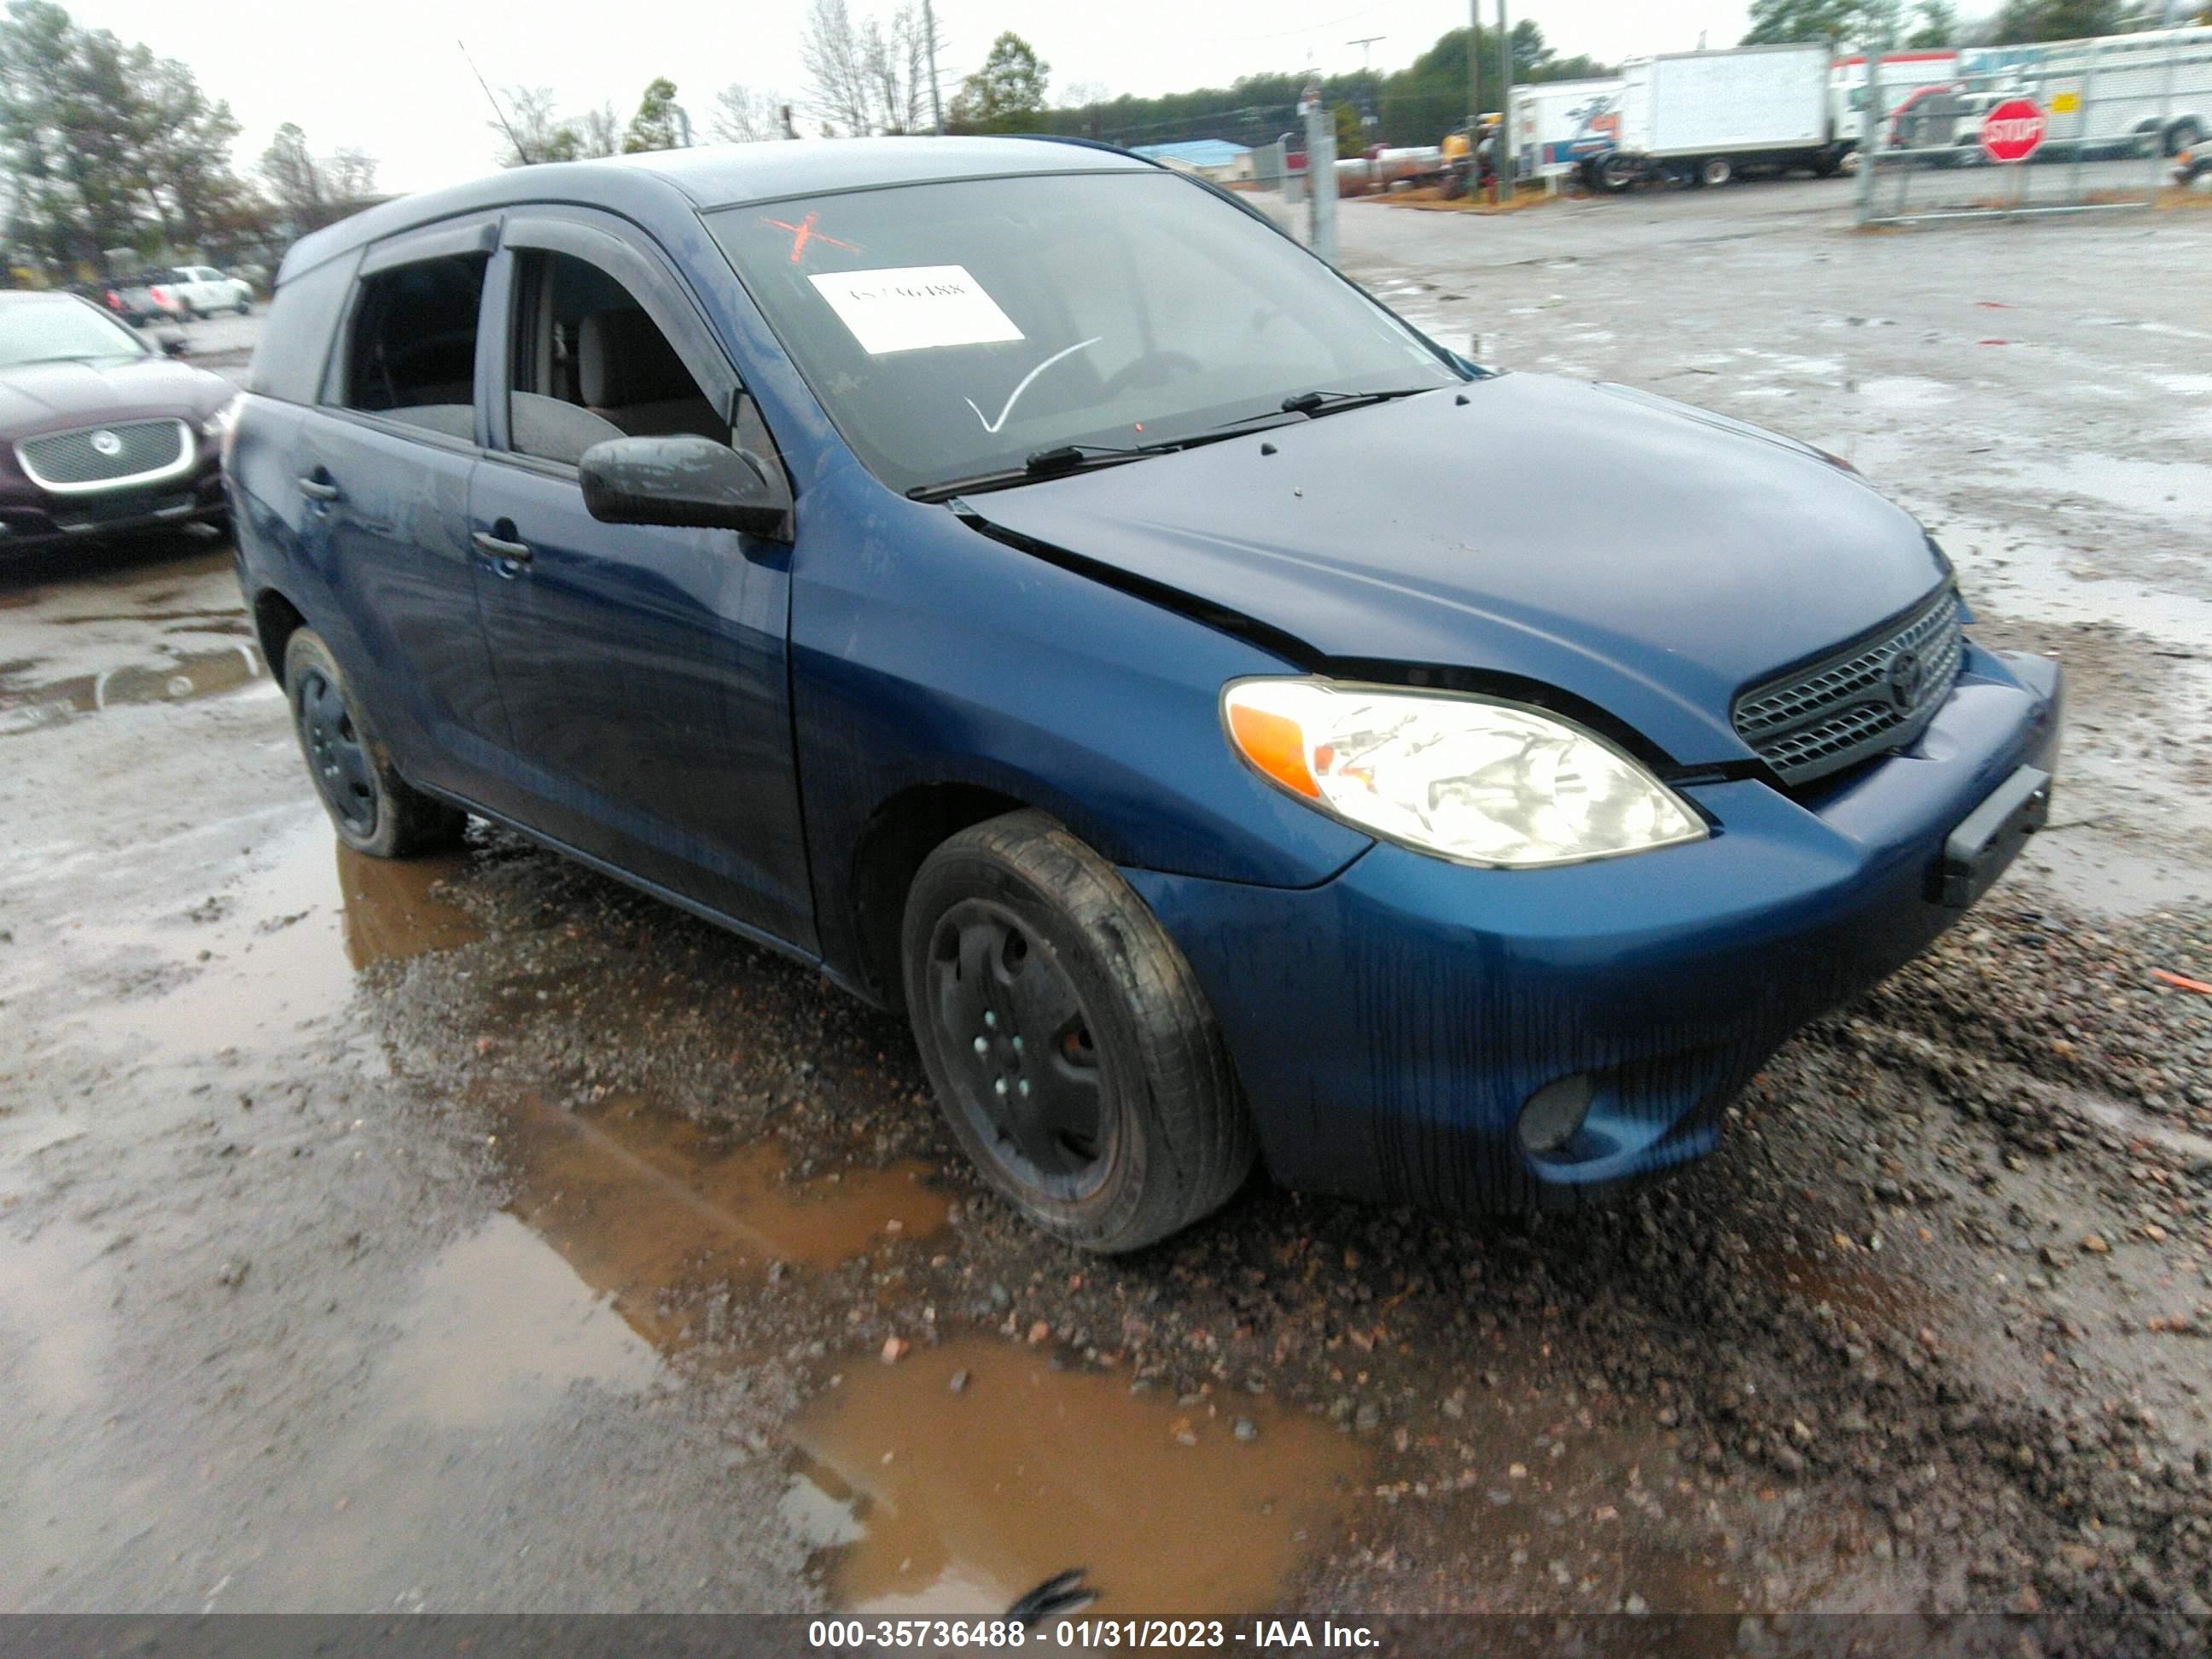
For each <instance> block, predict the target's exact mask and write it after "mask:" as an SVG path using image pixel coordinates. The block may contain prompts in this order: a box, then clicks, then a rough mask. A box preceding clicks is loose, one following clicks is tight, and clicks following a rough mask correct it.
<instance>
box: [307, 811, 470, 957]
mask: <svg viewBox="0 0 2212 1659" xmlns="http://www.w3.org/2000/svg"><path fill="white" fill-rule="evenodd" d="M331 842H332V844H333V845H334V846H335V847H336V848H337V872H338V902H339V904H340V905H341V906H343V915H344V932H345V955H346V961H347V963H349V965H350V966H351V967H353V968H354V969H356V971H358V970H359V969H363V968H366V967H368V965H369V963H373V962H398V961H404V959H405V958H407V957H419V956H421V955H422V953H423V952H424V951H450V950H452V949H453V947H454V946H456V945H468V944H471V943H473V942H474V941H476V940H477V939H481V938H483V930H482V929H481V928H479V927H477V925H476V923H475V922H474V921H471V919H470V917H469V915H468V914H467V912H465V911H464V910H460V909H459V908H455V907H454V906H453V905H451V904H448V903H447V902H446V901H445V900H443V899H441V898H439V897H437V896H435V894H433V893H432V892H431V889H432V888H433V887H435V886H436V885H437V884H439V883H440V882H441V881H449V880H451V879H452V878H454V877H455V876H458V875H459V874H460V873H461V872H462V871H463V870H465V869H466V868H467V867H468V856H467V854H463V853H450V854H444V855H442V856H441V857H437V858H420V859H409V860H404V861H403V860H396V859H373V858H369V857H368V856H367V855H366V854H361V853H356V852H355V851H354V850H353V848H350V847H349V846H347V845H346V844H345V843H344V842H342V841H339V840H338V839H337V837H336V836H332V837H331Z"/></svg>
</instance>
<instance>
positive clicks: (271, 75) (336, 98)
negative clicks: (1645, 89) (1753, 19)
mask: <svg viewBox="0 0 2212 1659" xmlns="http://www.w3.org/2000/svg"><path fill="white" fill-rule="evenodd" d="M64 3H65V4H67V5H68V6H69V9H70V12H71V13H72V14H73V15H76V18H77V19H78V20H79V21H81V22H83V23H85V24H87V25H88V26H90V27H105V28H111V29H113V30H114V31H115V32H116V33H118V34H119V35H121V36H122V37H123V38H124V39H125V40H143V41H144V42H146V43H147V44H148V45H149V46H152V47H153V48H154V50H155V52H159V53H161V54H162V55H163V56H165V57H170V58H182V59H183V60H184V61H185V62H186V63H187V64H191V66H192V69H193V70H194V72H195V73H196V74H197V76H199V80H200V84H201V85H202V86H204V87H205V88H207V90H208V91H209V93H210V94H211V95H213V96H215V97H218V98H227V99H228V100H230V106H231V108H232V109H233V110H234V112H236V113H237V115H238V118H239V119H240V121H241V122H243V123H244V124H245V127H246V131H245V132H244V134H243V135H242V136H241V137H240V139H239V142H238V161H239V165H240V167H251V166H252V164H253V163H254V162H255V161H257V160H258V158H259V156H260V154H261V152H262V150H263V149H265V148H266V147H267V145H268V143H269V138H270V134H271V133H272V132H274V131H275V130H276V126H277V125H278V124H280V123H282V122H284V121H296V122H298V123H299V124H300V125H301V127H303V128H305V129H306V131H307V140H308V143H310V144H311V145H312V146H313V148H314V149H315V150H316V151H317V153H319V154H326V153H328V152H329V151H331V150H334V149H338V148H340V147H341V146H343V145H348V144H355V145H359V146H360V147H361V148H362V149H366V150H368V152H369V153H370V154H371V155H374V156H375V157H376V158H377V160H378V161H379V163H380V173H379V177H378V182H379V184H380V185H382V187H384V188H385V189H386V190H422V189H427V188H429V187H431V186H433V185H442V184H450V183H453V181H455V180H457V179H466V178H470V177H472V176H474V175H475V174H477V173H483V172H487V171H489V168H490V167H491V165H492V155H493V152H494V149H495V138H494V137H493V136H492V135H491V134H490V133H489V132H488V131H486V130H485V126H484V123H485V121H486V120H487V119H489V115H490V111H489V109H488V108H487V106H485V103H484V97H483V93H482V92H481V91H480V90H479V89H478V88H477V84H476V82H475V81H474V79H473V78H472V77H471V75H470V73H469V70H468V66H467V65H466V64H465V63H464V62H463V61H462V58H461V54H460V50H459V47H458V46H456V45H455V44H454V42H455V40H457V39H459V40H465V41H466V42H467V43H468V48H469V51H470V52H471V53H472V54H473V55H474V57H475V58H476V61H477V66H478V67H479V68H480V69H482V70H483V75H484V78H485V79H486V80H488V81H489V82H491V83H492V84H493V86H495V87H496V88H506V87H508V86H510V85H514V84H517V83H521V84H525V85H532V86H547V87H550V88H553V90H554V93H555V94H556V96H557V98H558V99H559V100H560V101H561V104H562V106H563V108H564V109H569V110H575V109H582V108H586V107H589V106H592V105H596V104H598V103H599V102H600V101H601V100H605V99H611V100H614V103H615V105H616V106H617V108H618V109H619V110H620V111H621V112H622V113H623V118H624V119H625V120H627V119H628V118H629V113H630V112H631V111H632V110H634V109H635V108H636V106H637V100H638V94H640V93H641V91H642V90H643V89H644V87H645V83H646V82H647V81H649V80H651V79H652V78H653V76H656V75H665V76H669V77H670V78H671V80H673V81H674V82H676V84H677V91H678V100H680V101H681V102H682V103H683V104H684V106H686V107H687V108H688V109H689V110H690V112H691V115H692V118H693V120H694V121H695V122H696V124H697V125H699V127H700V128H702V130H703V129H704V127H705V126H706V125H707V123H708V118H709V117H710V115H711V112H712V111H713V108H714V94H715V92H716V91H717V90H719V89H720V88H722V87H724V86H726V85H728V84H729V83H730V82H733V81H737V82H745V83H747V84H748V85H750V86H754V87H757V88H773V89H775V90H777V91H779V92H781V93H782V94H785V95H786V96H787V97H788V98H793V99H796V98H798V97H799V96H800V95H801V94H804V92H805V77H804V76H803V75H802V74H801V72H800V70H799V26H800V21H801V20H802V19H803V17H804V15H805V0H777V3H771V4H766V5H762V4H744V3H738V0H531V3H529V4H528V5H520V4H514V3H511V0H510V3H498V0H367V3H362V0H354V3H349V4H345V5H339V4H335V3H331V0H287V3H282V4H278V3H271V0H223V3H221V4H217V5H213V6H204V5H192V4H179V3H178V0H64ZM848 3H849V4H850V5H851V8H852V10H853V12H854V15H856V16H860V15H867V14H868V13H870V12H871V11H874V12H876V13H878V14H879V15H889V13H890V10H891V9H892V6H893V4H894V3H895V0H848ZM917 3H918V0H917ZM1494 7H1495V0H1483V8H1484V17H1485V21H1489V20H1490V19H1491V18H1492V17H1494V15H1495V10H1494ZM937 14H938V26H939V30H940V31H941V33H943V35H944V36H945V39H946V40H947V42H948V44H949V46H950V50H949V52H947V53H946V54H945V56H944V57H943V58H940V60H939V76H940V79H941V80H942V82H943V84H944V88H945V96H946V98H948V99H950V98H951V94H952V92H953V89H954V88H956V87H957V84H958V77H959V76H960V75H961V74H962V73H963V72H964V71H966V70H971V69H973V68H975V65H976V64H978V63H979V62H980V61H981V58H982V57H983V54H984V53H985V52H987V51H988V50H989V48H990V44H991V42H992V40H994V39H995V38H996V37H997V35H998V33H999V32H1000V30H1001V29H1012V30H1014V31H1015V32H1016V33H1019V34H1021V35H1022V36H1023V37H1024V38H1025V39H1026V40H1028V41H1029V42H1030V45H1032V46H1035V47H1036V49H1037V51H1038V52H1039V53H1040V54H1041V55H1042V57H1043V58H1045V60H1046V61H1047V62H1048V64H1050V65H1051V67H1052V89H1053V91H1054V93H1055V94H1057V93H1058V92H1060V90H1062V89H1064V88H1066V87H1067V86H1068V85H1069V84H1070V83H1071V82H1103V84H1104V86H1105V87H1106V88H1107V92H1108V95H1109V96H1113V95H1115V94H1121V93H1125V92H1127V93H1133V94H1138V95H1139V96H1144V95H1148V94H1155V93H1162V92H1172V91H1176V90H1179V89H1182V88H1189V87H1198V86H1223V85H1226V84H1227V83H1228V82H1231V81H1232V80H1234V79H1235V78H1236V77H1237V76H1239V75H1248V74H1253V73H1257V72H1261V71H1266V70H1297V69H1303V68H1305V67H1307V66H1309V65H1310V66H1312V67H1315V68H1316V69H1319V70H1322V72H1324V73H1329V72H1334V71H1338V70H1353V69H1357V68H1358V67H1359V64H1360V60H1361V49H1360V48H1359V47H1358V46H1352V45H1350V44H1348V43H1349V42H1350V41H1351V40H1352V39H1354V38H1355V37H1358V36H1360V35H1370V34H1372V35H1381V36H1382V37H1383V39H1382V40H1378V41H1376V43H1375V45H1374V46H1373V47H1372V49H1371V50H1372V52H1373V63H1374V65H1375V67H1376V69H1377V70H1386V69H1397V68H1401V67H1402V66H1404V65H1405V64H1407V63H1409V62H1411V61H1412V59H1413V58H1414V57H1415V56H1416V55H1417V54H1419V52H1424V51H1425V50H1426V49H1427V48H1428V47H1429V46H1431V44H1432V43H1433V42H1434V41H1435V40H1436V38H1437V35H1439V34H1441V33H1443V32H1444V31H1445V30H1446V29H1449V28H1452V27H1455V26H1457V25H1459V24H1462V23H1464V22H1465V21H1467V7H1466V6H1465V5H1464V4H1462V3H1458V0H1374V3H1369V4H1362V3H1360V0H1198V3H1194V0H1089V3H1066V0H938V4H937ZM1509 15H1510V17H1511V18H1512V19H1514V20H1518V19H1519V18H1522V17H1523V16H1528V17H1534V19H1535V20H1536V21H1537V22H1538V23H1539V24H1541V26H1542V27H1543V30H1544V35H1545V38H1546V39H1547V40H1548V41H1549V42H1550V43H1551V44H1552V45H1553V46H1554V47H1556V48H1557V49H1558V50H1559V51H1560V52H1567V53H1572V52H1589V54H1591V55H1592V56H1593V57H1598V58H1620V57H1622V56H1624V55H1627V54H1632V53H1638V52H1676V51H1687V50H1689V49H1691V48H1693V47H1695V46H1697V44H1698V38H1699V34H1700V33H1708V34H1710V36H1711V40H1710V44H1711V45H1712V46H1729V45H1732V44H1734V43H1735V40H1737V39H1738V38H1739V37H1740V36H1741V33H1742V32H1743V29H1744V27H1745V25H1744V6H1743V4H1742V3H1741V0H1529V3H1524V4H1519V5H1511V6H1510V7H1509ZM702 136H703V133H702Z"/></svg>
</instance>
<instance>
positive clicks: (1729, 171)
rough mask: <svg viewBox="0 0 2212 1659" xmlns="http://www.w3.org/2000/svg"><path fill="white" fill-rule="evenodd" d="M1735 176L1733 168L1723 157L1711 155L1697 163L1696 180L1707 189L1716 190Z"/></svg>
mask: <svg viewBox="0 0 2212 1659" xmlns="http://www.w3.org/2000/svg"><path fill="white" fill-rule="evenodd" d="M1734 177H1735V168H1734V167H1731V166H1729V163H1728V161H1727V160H1726V158H1725V157H1723V156H1718V155H1711V156H1708V157H1706V158H1705V160H1704V161H1700V162H1699V163H1698V182H1699V184H1700V185H1705V186H1706V187H1707V188H1708V189H1712V190H1718V189H1719V188H1720V187H1721V186H1722V185H1724V184H1726V183H1728V181H1729V179H1733V178H1734Z"/></svg>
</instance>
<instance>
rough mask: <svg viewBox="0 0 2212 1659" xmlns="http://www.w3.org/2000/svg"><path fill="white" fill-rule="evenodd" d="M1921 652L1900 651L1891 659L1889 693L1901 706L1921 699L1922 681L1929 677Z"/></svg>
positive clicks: (1906, 706) (1907, 706)
mask: <svg viewBox="0 0 2212 1659" xmlns="http://www.w3.org/2000/svg"><path fill="white" fill-rule="evenodd" d="M1927 672H1928V671H1927V669H1926V668H1925V667H1924V666H1923V665H1922V663H1921V660H1920V655H1919V653H1917V652H1915V651H1900V652H1899V653H1897V654H1896V655H1895V656H1893V657H1892V658H1891V659H1889V695H1890V697H1891V700H1892V701H1893V702H1895V703H1896V704H1897V706H1898V707H1899V708H1911V707H1912V705H1913V704H1914V703H1915V702H1918V701H1919V698H1920V685H1921V682H1922V681H1923V680H1924V679H1925V678H1927Z"/></svg>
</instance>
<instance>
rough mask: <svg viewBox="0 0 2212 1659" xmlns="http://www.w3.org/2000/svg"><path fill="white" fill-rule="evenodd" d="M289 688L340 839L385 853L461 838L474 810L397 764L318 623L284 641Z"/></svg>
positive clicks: (310, 764) (304, 747)
mask: <svg viewBox="0 0 2212 1659" xmlns="http://www.w3.org/2000/svg"><path fill="white" fill-rule="evenodd" d="M284 696H285V698H286V700H287V701H288V702H290V703H291V705H292V723H293V726H294V728H295V730H296V731H297V732H298V733H299V737H300V751H301V754H302V755H303V756H305V757H306V758H307V773H308V775H309V776H311V777H312V778H313V780H314V782H315V793H318V794H319V795H320V796H321V797H322V800H323V808H324V810H325V811H327V812H328V813H329V814H330V815H331V824H332V826H333V827H334V828H336V829H337V832H338V839H339V840H340V841H342V842H344V843H345V844H346V845H347V846H349V847H350V848H353V849H354V850H355V851H356V852H357V853H366V854H368V855H369V856H370V857H371V858H380V859H404V858H412V857H414V856H415V855H416V854H418V853H430V852H436V851H439V850H441V849H442V848H448V847H453V846H457V845H459V842H460V839H461V835H462V832H463V831H464V830H465V829H467V827H468V815H467V814H466V813H464V812H462V811H459V809H458V808H455V807H452V806H448V805H446V804H445V802H443V801H441V800H434V799H431V798H430V797H429V796H428V795H425V794H423V793H422V792H421V791H419V790H417V789H415V788H412V787H410V786H409V785H408V783H407V781H406V780H404V778H402V777H401V776H400V775H399V774H398V772H397V771H396V770H394V769H393V768H392V757H391V755H390V754H389V753H388V752H387V751H386V749H385V747H384V745H383V744H381V743H379V742H378V741H377V740H376V737H375V734H374V728H373V727H372V726H370V725H369V723H368V719H367V717H366V716H365V715H364V714H363V713H362V708H361V706H360V703H359V702H358V701H357V700H356V697H355V696H354V694H353V691H352V689H351V688H350V687H349V686H348V685H347V684H346V679H345V676H344V675H343V673H342V672H340V671H339V669H338V665H337V658H335V657H333V656H332V655H331V648H330V647H329V646H327V645H325V643H324V642H323V639H322V636H321V635H319V634H317V633H315V632H314V631H313V629H306V628H302V629H299V630H298V631H297V632H295V634H294V635H292V636H291V638H290V639H289V640H287V641H285V644H284Z"/></svg>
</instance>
